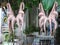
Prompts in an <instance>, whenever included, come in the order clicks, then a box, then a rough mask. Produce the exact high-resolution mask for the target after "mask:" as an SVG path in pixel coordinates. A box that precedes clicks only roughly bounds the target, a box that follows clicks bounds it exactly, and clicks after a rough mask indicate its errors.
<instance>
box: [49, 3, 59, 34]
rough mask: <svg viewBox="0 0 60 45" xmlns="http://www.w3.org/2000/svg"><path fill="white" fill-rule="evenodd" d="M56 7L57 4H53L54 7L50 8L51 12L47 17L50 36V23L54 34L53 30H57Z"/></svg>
mask: <svg viewBox="0 0 60 45" xmlns="http://www.w3.org/2000/svg"><path fill="white" fill-rule="evenodd" d="M57 6H58V4H57V2H55V3H54V6H53V8H52V11H51V13H50V15H49V17H48V20H49V23H50V34H52V23H54V29H53V32H54V33H55V30H56V28H57V21H56V17H58V12H57V11H56V7H57Z"/></svg>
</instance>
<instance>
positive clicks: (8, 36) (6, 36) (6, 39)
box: [5, 34, 10, 42]
mask: <svg viewBox="0 0 60 45" xmlns="http://www.w3.org/2000/svg"><path fill="white" fill-rule="evenodd" d="M9 40H10V35H9V34H6V35H5V41H7V42H8V41H9Z"/></svg>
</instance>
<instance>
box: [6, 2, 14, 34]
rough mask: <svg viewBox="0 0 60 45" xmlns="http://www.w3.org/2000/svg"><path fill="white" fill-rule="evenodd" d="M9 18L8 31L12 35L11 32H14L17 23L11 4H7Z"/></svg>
mask: <svg viewBox="0 0 60 45" xmlns="http://www.w3.org/2000/svg"><path fill="white" fill-rule="evenodd" d="M7 16H8V19H7V21H8V29H9V31H10V33H11V31H12V30H13V31H14V22H15V17H14V13H13V11H12V8H11V5H10V3H7Z"/></svg>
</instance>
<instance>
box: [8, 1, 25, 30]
mask: <svg viewBox="0 0 60 45" xmlns="http://www.w3.org/2000/svg"><path fill="white" fill-rule="evenodd" d="M7 9H8V11H7V16H8V28H9V30H10V31H11V29H12V30H13V31H14V23H15V22H17V25H18V28H19V30H22V26H23V23H24V11H23V10H24V3H23V2H21V4H20V9H19V12H18V15H17V17H15V16H14V13H13V11H12V8H11V5H10V3H7ZM10 21H11V22H10Z"/></svg>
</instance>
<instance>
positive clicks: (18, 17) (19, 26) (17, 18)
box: [16, 2, 24, 31]
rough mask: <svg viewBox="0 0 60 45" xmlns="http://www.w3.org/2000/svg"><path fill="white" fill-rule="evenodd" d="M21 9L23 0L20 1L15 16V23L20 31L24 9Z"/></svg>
mask: <svg viewBox="0 0 60 45" xmlns="http://www.w3.org/2000/svg"><path fill="white" fill-rule="evenodd" d="M23 10H24V2H21V4H20V9H19V12H18V15H17V17H16V21H17V25H18V28H19V30H20V31H21V30H22V27H23V24H24V11H23Z"/></svg>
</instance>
